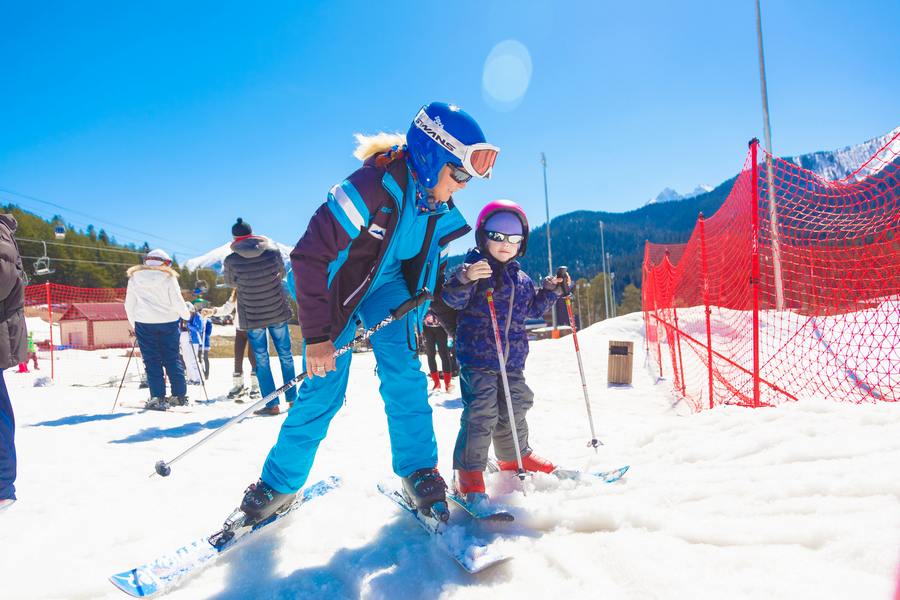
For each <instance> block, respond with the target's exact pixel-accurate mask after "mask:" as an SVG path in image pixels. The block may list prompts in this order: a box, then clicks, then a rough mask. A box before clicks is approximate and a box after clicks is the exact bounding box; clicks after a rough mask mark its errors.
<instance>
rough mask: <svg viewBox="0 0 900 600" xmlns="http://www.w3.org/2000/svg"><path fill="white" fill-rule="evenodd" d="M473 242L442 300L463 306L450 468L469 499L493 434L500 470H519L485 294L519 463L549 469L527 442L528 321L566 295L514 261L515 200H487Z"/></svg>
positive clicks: (523, 227) (522, 221)
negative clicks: (458, 408)
mask: <svg viewBox="0 0 900 600" xmlns="http://www.w3.org/2000/svg"><path fill="white" fill-rule="evenodd" d="M475 240H476V244H477V249H475V250H472V251H470V252H469V254H468V255H467V256H466V259H465V263H464V264H463V265H461V266H460V267H458V268H457V269H456V270H454V271H453V272H452V273H451V274H450V275H449V276H448V277H447V281H446V282H445V283H444V287H443V291H442V299H443V301H444V302H445V303H446V304H447V305H448V306H450V307H451V308H454V309H456V310H458V311H459V313H458V320H457V325H456V352H457V360H458V361H459V365H460V385H461V392H462V400H463V407H464V408H463V414H462V418H461V419H460V431H459V436H458V437H457V439H456V448H455V449H454V452H453V468H454V469H455V470H456V477H455V478H454V483H455V485H456V489H457V491H458V492H459V493H460V494H463V495H465V496H466V499H467V500H468V501H469V502H478V501H479V500H481V499H485V498H486V495H485V488H484V473H483V472H484V469H485V467H486V466H487V459H488V447H489V446H490V445H491V439H492V438H493V442H494V452H495V454H496V455H497V459H498V460H499V465H500V468H501V469H502V470H511V471H515V470H517V469H518V463H517V461H516V453H515V445H514V442H513V437H512V427H511V426H510V422H509V414H508V411H507V408H506V399H505V398H504V396H503V382H502V380H501V375H500V365H499V362H498V356H497V347H496V342H495V340H494V336H493V327H492V324H491V315H490V309H489V306H488V301H487V298H486V292H487V290H488V289H489V288H493V290H494V291H493V294H494V306H495V310H496V314H497V319H498V326H499V329H500V333H501V337H502V338H503V340H502V351H503V355H504V357H505V362H506V374H507V378H508V380H509V390H510V396H511V399H512V405H513V413H514V416H515V425H516V432H517V434H518V443H519V448H520V449H521V454H522V465H523V466H524V468H525V470H527V471H540V472H544V473H549V472H551V471H553V470H554V469H555V468H556V467H555V466H554V465H553V464H552V463H551V462H550V461H548V460H546V459H544V458H541V457H539V456H538V455H536V454H535V453H534V452H532V450H531V447H530V446H529V445H528V423H527V422H526V420H525V413H526V412H527V411H528V409H529V408H531V405H532V400H533V398H534V394H533V393H532V391H531V390H530V389H529V388H528V386H527V385H526V384H525V378H524V376H523V374H522V370H523V369H524V368H525V358H526V357H527V356H528V337H527V335H526V331H525V319H526V318H537V317H541V316H542V315H543V314H544V313H545V312H546V311H547V310H548V309H549V308H550V307H551V306H552V305H553V303H554V302H555V301H556V299H557V298H559V297H560V296H561V295H562V289H561V288H560V283H562V281H561V280H560V279H559V278H556V277H552V276H548V277H545V278H544V280H543V282H542V287H541V288H540V289H535V285H534V282H533V281H532V280H531V278H530V277H529V276H528V275H527V274H526V273H525V272H524V271H522V270H521V268H520V266H519V263H518V262H517V261H516V260H515V259H516V258H517V257H518V256H522V255H523V254H524V253H525V247H526V244H527V242H528V219H527V218H526V216H525V212H524V211H523V210H522V208H521V207H519V205H517V204H516V203H514V202H511V201H509V200H496V201H494V202H491V203H489V204H488V205H487V206H485V207H484V208H483V209H482V210H481V213H480V214H479V215H478V221H477V223H476V229H475ZM567 281H568V276H567Z"/></svg>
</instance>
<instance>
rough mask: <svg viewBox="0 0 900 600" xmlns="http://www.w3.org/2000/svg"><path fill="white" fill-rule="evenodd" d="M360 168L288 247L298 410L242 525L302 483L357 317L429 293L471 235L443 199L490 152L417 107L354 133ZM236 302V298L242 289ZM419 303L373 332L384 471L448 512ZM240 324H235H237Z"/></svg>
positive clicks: (337, 395)
mask: <svg viewBox="0 0 900 600" xmlns="http://www.w3.org/2000/svg"><path fill="white" fill-rule="evenodd" d="M357 141H358V142H359V146H358V147H357V149H356V152H355V153H354V155H355V156H356V157H357V158H359V159H360V160H362V161H364V162H363V166H362V167H361V168H360V169H358V170H357V171H355V172H354V173H352V174H351V175H350V176H349V177H347V179H345V180H344V181H342V182H340V183H338V184H337V185H335V186H334V187H333V188H331V191H330V192H329V193H328V197H327V201H326V202H325V203H324V204H323V205H321V206H320V207H319V209H318V210H317V211H316V212H315V214H314V215H313V217H312V219H311V220H310V222H309V226H308V227H307V229H306V233H304V234H303V237H301V238H300V241H299V242H297V245H296V247H295V248H294V250H293V252H291V263H292V268H293V276H294V280H295V283H296V288H297V289H296V298H297V305H298V312H299V318H300V326H301V329H302V332H303V336H304V342H305V347H304V368H305V370H306V373H307V374H308V375H309V377H308V378H307V379H305V380H304V381H303V384H302V385H301V387H300V393H299V397H298V400H297V403H298V406H296V407H294V409H293V410H291V411H290V412H289V413H288V416H287V419H285V422H284V424H283V425H282V427H281V432H280V433H279V435H278V441H277V442H276V444H275V446H274V447H273V448H272V450H271V451H270V452H269V455H268V457H267V458H266V462H265V465H264V466H263V469H262V476H261V478H260V480H259V481H258V482H257V483H255V484H252V485H251V486H250V487H249V488H248V489H247V491H246V492H245V494H244V499H243V502H242V503H241V510H242V511H243V512H244V513H245V514H246V515H247V518H248V519H249V521H250V522H255V521H257V520H259V519H264V518H266V517H267V516H268V515H271V514H272V513H273V512H274V511H276V510H278V508H279V507H281V506H284V505H285V504H286V503H289V502H291V500H292V499H293V497H294V495H295V494H296V492H297V490H298V489H299V488H300V487H301V486H302V485H303V484H304V483H305V482H306V478H307V476H308V475H309V471H310V468H311V467H312V463H313V459H314V458H315V455H316V450H317V448H318V446H319V443H320V442H321V441H322V439H323V438H324V437H325V434H326V432H327V430H328V425H329V423H330V422H331V419H332V417H334V415H335V414H336V413H337V411H338V409H340V407H341V406H342V405H343V403H344V396H345V392H346V389H347V379H348V375H349V368H350V360H351V355H352V353H350V352H347V353H345V354H343V355H341V356H340V357H338V358H335V357H334V352H335V348H339V347H341V346H343V345H345V344H348V343H349V342H350V341H351V340H352V338H353V335H354V332H355V330H356V326H357V320H361V321H362V324H363V326H364V327H371V326H373V325H375V324H376V323H378V322H380V321H381V320H383V319H384V318H385V317H386V316H387V315H388V314H389V313H390V311H391V310H393V309H395V308H397V307H399V306H400V305H401V304H403V303H404V302H405V301H407V300H409V299H410V298H411V297H412V296H413V295H414V294H416V293H417V291H418V290H421V289H422V288H428V289H430V290H433V289H434V286H435V283H436V282H437V281H438V273H439V271H440V270H441V267H442V264H444V262H445V261H444V260H443V259H442V258H441V253H442V251H443V250H444V249H445V248H446V247H447V245H448V244H449V243H450V242H451V241H452V240H454V239H457V238H459V237H461V236H463V235H465V234H466V233H467V232H468V231H470V228H469V226H468V225H466V222H465V219H464V218H463V216H462V214H461V213H460V212H459V210H458V209H457V208H456V207H455V206H454V204H453V201H452V195H453V194H454V193H455V192H457V191H459V190H461V189H463V188H464V187H465V186H466V182H468V181H469V179H471V178H472V177H473V176H477V177H480V178H486V177H488V176H489V175H490V173H491V169H492V167H493V164H494V160H495V159H496V156H497V153H498V151H499V149H498V148H496V147H495V146H491V145H490V144H488V143H486V141H485V137H484V133H483V132H482V131H481V128H480V127H479V126H478V124H477V123H476V122H475V120H474V119H473V118H472V117H471V116H469V115H468V114H467V113H465V112H463V111H462V110H460V109H459V108H457V107H455V106H451V105H448V104H443V103H438V102H435V103H432V104H429V105H426V106H424V107H422V109H421V110H420V111H419V113H418V114H417V115H416V117H415V119H414V121H413V123H412V125H411V126H410V128H409V131H408V132H407V135H406V137H405V138H404V137H403V136H401V135H396V134H395V135H391V134H386V133H381V134H377V135H375V136H363V135H359V134H358V135H357ZM240 297H241V302H244V301H245V296H244V293H243V291H241V296H240ZM427 310H428V307H427V303H425V304H424V305H422V306H420V307H419V308H418V309H416V310H414V311H411V312H410V313H407V315H406V316H405V317H404V318H402V319H400V320H398V322H395V323H392V324H390V325H388V326H387V327H385V328H383V329H381V330H380V331H378V332H377V333H375V334H374V335H373V336H372V337H371V343H372V349H373V351H374V353H375V360H376V361H377V365H378V377H379V378H380V379H381V386H380V388H379V390H380V392H381V397H382V399H383V400H384V404H385V413H386V414H387V420H388V433H389V435H390V440H391V451H392V468H393V471H394V473H395V474H397V475H398V476H400V477H401V479H402V486H403V488H404V490H405V492H406V493H407V495H408V496H409V498H410V499H411V501H412V502H414V503H415V505H416V507H417V508H418V509H419V510H420V511H421V512H422V513H423V514H426V515H435V516H437V517H438V518H441V519H443V518H445V517H446V516H449V513H448V512H447V504H446V495H445V492H446V484H445V483H444V480H443V478H441V476H440V473H439V472H438V470H437V462H438V454H437V443H436V441H435V436H434V426H433V424H432V420H431V407H430V406H429V404H428V386H427V384H426V379H425V374H424V373H423V372H422V370H421V363H420V361H419V358H418V356H417V355H416V341H415V339H416V338H415V329H416V327H417V326H418V325H419V324H420V323H421V320H422V316H423V315H424V314H425V312H426V311H427ZM242 319H243V317H242Z"/></svg>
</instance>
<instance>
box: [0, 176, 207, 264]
mask: <svg viewBox="0 0 900 600" xmlns="http://www.w3.org/2000/svg"><path fill="white" fill-rule="evenodd" d="M0 192H6V193H7V194H12V195H13V196H19V197H21V198H28V199H29V200H33V201H34V202H40V203H42V204H47V205H49V206H53V207H55V208H60V209H62V210H65V211H68V212H71V213H74V214H78V215H81V216H83V217H87V218H89V219H94V220H95V221H97V222H100V223H106V224H108V225H113V226H114V227H120V228H122V229H127V230H128V231H133V232H134V233H139V234H141V235H148V236H150V237H153V238H156V239H158V240H164V241H167V242H172V243H175V244H179V243H180V242H176V241H175V240H170V239H168V238H164V237H162V236H158V235H156V234H153V233H149V232H147V231H142V230H140V229H135V228H133V227H129V226H127V225H121V224H119V223H114V222H113V221H107V220H106V219H101V218H100V217H97V216H94V215H90V214H88V213H85V212H81V211H78V210H74V209H71V208H69V207H67V206H63V205H61V204H57V203H55V202H50V201H48V200H42V199H40V198H36V197H34V196H29V195H28V194H22V193H20V192H16V191H14V190H11V189H8V188H2V187H0ZM185 248H187V249H190V250H194V251H197V252H199V250H197V249H196V248H191V247H190V246H185Z"/></svg>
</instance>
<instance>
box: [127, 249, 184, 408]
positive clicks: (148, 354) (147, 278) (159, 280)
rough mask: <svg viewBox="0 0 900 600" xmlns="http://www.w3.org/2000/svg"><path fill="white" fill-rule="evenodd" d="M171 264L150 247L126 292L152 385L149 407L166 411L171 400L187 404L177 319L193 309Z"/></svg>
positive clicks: (130, 275)
mask: <svg viewBox="0 0 900 600" xmlns="http://www.w3.org/2000/svg"><path fill="white" fill-rule="evenodd" d="M171 264H172V259H171V258H170V257H169V255H168V254H166V253H165V252H164V251H162V250H159V249H157V250H151V251H150V252H149V253H147V256H146V257H144V264H142V265H136V266H134V267H131V268H130V269H128V289H127V290H126V292H125V313H126V314H127V315H128V320H129V321H130V322H131V326H132V328H133V329H134V333H135V335H136V336H137V343H138V346H140V348H141V356H142V357H143V359H144V366H145V367H146V369H147V380H148V383H149V384H150V396H151V398H150V400H149V401H148V402H147V408H151V409H154V410H166V409H167V408H168V406H169V404H170V403H171V404H172V405H180V404H187V384H186V382H185V379H184V365H183V364H182V362H181V357H180V353H179V351H178V340H179V331H178V319H179V318H181V319H188V318H190V312H189V311H188V309H187V307H185V305H184V298H183V297H182V295H181V288H180V287H178V272H177V271H176V270H175V269H173V268H172V267H171V266H170V265H171ZM163 368H165V372H166V375H167V376H168V377H169V383H170V385H171V386H172V398H171V402H169V401H167V400H166V382H165V379H164V377H163Z"/></svg>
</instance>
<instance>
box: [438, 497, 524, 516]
mask: <svg viewBox="0 0 900 600" xmlns="http://www.w3.org/2000/svg"><path fill="white" fill-rule="evenodd" d="M447 499H448V500H450V501H451V502H453V504H455V505H457V506H458V507H460V508H461V509H463V510H464V511H466V512H467V513H468V514H469V516H470V517H472V518H473V519H478V520H479V521H504V522H509V521H515V519H516V517H515V516H514V515H513V514H512V513H510V512H509V511H507V510H506V509H504V508H503V507H502V506H498V505H496V504H492V503H491V501H490V499H489V498H488V497H485V499H484V501H482V502H475V503H471V502H469V501H467V500H466V498H465V496H463V495H462V494H457V493H449V494H447Z"/></svg>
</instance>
